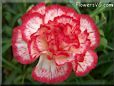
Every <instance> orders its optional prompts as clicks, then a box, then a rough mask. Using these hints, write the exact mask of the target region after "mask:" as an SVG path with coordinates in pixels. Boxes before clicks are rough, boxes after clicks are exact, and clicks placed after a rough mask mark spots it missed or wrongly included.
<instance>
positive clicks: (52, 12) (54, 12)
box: [44, 5, 65, 23]
mask: <svg viewBox="0 0 114 86" xmlns="http://www.w3.org/2000/svg"><path fill="white" fill-rule="evenodd" d="M63 14H65V12H64V11H63V10H62V8H61V6H59V5H52V6H49V7H47V8H46V14H45V18H44V23H48V21H49V20H53V19H54V18H55V17H57V16H61V15H63Z"/></svg>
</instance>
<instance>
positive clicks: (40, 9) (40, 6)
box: [29, 2, 46, 15]
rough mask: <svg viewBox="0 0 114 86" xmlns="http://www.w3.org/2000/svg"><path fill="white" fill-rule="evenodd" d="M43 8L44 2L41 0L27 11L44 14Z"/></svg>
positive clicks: (44, 7)
mask: <svg viewBox="0 0 114 86" xmlns="http://www.w3.org/2000/svg"><path fill="white" fill-rule="evenodd" d="M45 9H46V6H45V3H43V2H41V3H39V4H37V5H36V6H34V7H32V8H31V9H30V10H29V13H35V12H38V13H40V14H41V15H44V14H45Z"/></svg>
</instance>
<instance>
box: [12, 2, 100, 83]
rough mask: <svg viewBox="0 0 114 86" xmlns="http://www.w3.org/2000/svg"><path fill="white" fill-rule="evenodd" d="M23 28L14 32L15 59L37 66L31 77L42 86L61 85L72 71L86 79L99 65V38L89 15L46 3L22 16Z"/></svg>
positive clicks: (19, 27)
mask: <svg viewBox="0 0 114 86" xmlns="http://www.w3.org/2000/svg"><path fill="white" fill-rule="evenodd" d="M21 19H22V24H21V25H20V26H17V27H15V28H14V30H13V35H12V47H13V54H14V57H15V59H16V60H17V61H18V62H20V63H22V64H31V63H33V62H34V61H35V60H36V59H39V60H38V64H37V65H36V67H35V68H34V69H33V71H32V77H33V78H34V79H35V80H36V81H40V82H43V83H59V82H62V81H64V80H66V79H67V78H68V76H69V75H70V73H71V71H72V69H73V71H74V72H75V74H76V76H84V75H86V74H87V73H88V72H89V71H90V70H92V69H93V68H95V66H96V64H97V60H98V57H97V54H96V53H95V52H94V50H95V48H96V47H97V46H98V45H99V41H100V36H99V32H98V29H97V26H96V25H95V23H94V21H93V19H92V18H91V17H90V16H89V15H84V14H78V13H77V12H76V11H75V10H74V9H72V8H69V7H65V6H60V5H51V6H46V5H45V3H40V4H37V5H36V6H33V7H32V8H31V9H30V10H29V11H27V12H26V13H25V14H24V15H23V16H22V18H21Z"/></svg>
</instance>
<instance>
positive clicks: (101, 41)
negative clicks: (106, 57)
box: [100, 37, 108, 47]
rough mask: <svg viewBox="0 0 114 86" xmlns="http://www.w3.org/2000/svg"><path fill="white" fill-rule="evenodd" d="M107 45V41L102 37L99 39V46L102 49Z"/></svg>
mask: <svg viewBox="0 0 114 86" xmlns="http://www.w3.org/2000/svg"><path fill="white" fill-rule="evenodd" d="M107 44H108V42H107V39H106V38H104V37H101V40H100V45H101V46H104V47H107Z"/></svg>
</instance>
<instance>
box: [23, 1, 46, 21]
mask: <svg viewBox="0 0 114 86" xmlns="http://www.w3.org/2000/svg"><path fill="white" fill-rule="evenodd" d="M45 9H46V6H45V3H42V2H41V3H39V4H37V5H36V6H33V7H29V9H28V11H27V12H26V13H25V14H24V15H23V16H22V17H21V19H22V22H24V20H26V17H27V16H28V15H30V14H32V13H39V14H41V15H44V14H45Z"/></svg>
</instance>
